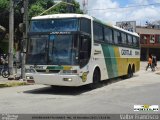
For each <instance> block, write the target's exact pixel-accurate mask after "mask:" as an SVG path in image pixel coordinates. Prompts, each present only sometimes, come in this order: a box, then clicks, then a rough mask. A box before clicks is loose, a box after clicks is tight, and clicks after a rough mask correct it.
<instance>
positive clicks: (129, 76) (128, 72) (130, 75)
mask: <svg viewBox="0 0 160 120" xmlns="http://www.w3.org/2000/svg"><path fill="white" fill-rule="evenodd" d="M132 76H133V71H132V68H131V66H130V65H129V66H128V70H127V75H124V76H123V79H128V78H131V77H132Z"/></svg>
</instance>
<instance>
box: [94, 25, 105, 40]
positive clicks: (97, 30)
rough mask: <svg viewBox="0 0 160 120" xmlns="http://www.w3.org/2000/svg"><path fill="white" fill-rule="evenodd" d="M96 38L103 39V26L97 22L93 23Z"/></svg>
mask: <svg viewBox="0 0 160 120" xmlns="http://www.w3.org/2000/svg"><path fill="white" fill-rule="evenodd" d="M93 32H94V33H93V34H94V40H96V41H103V27H102V26H101V25H99V24H97V23H94V24H93Z"/></svg>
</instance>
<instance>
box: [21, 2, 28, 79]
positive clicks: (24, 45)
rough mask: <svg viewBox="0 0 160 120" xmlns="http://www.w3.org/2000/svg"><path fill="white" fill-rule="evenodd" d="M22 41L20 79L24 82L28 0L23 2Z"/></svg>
mask: <svg viewBox="0 0 160 120" xmlns="http://www.w3.org/2000/svg"><path fill="white" fill-rule="evenodd" d="M23 7H24V8H23V9H24V14H23V26H24V30H23V40H22V68H21V77H22V79H23V80H25V61H26V60H25V59H26V47H27V39H28V35H27V32H28V0H24V1H23Z"/></svg>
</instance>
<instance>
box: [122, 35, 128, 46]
mask: <svg viewBox="0 0 160 120" xmlns="http://www.w3.org/2000/svg"><path fill="white" fill-rule="evenodd" d="M121 36H122V44H126V43H127V36H126V34H125V33H122V34H121Z"/></svg>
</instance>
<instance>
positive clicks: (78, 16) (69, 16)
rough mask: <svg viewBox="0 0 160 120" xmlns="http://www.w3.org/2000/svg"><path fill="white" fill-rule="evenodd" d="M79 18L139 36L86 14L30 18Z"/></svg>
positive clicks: (34, 18)
mask: <svg viewBox="0 0 160 120" xmlns="http://www.w3.org/2000/svg"><path fill="white" fill-rule="evenodd" d="M80 17H84V18H88V19H91V20H94V21H96V22H99V23H101V24H104V25H106V26H109V27H111V28H114V29H117V30H120V31H123V32H126V33H129V34H132V35H135V36H137V37H139V35H138V34H137V33H135V32H130V31H127V30H124V29H122V28H120V27H117V26H115V25H112V24H109V23H107V22H103V21H101V20H99V19H97V18H95V17H92V16H89V15H87V14H74V13H70V14H51V15H43V16H36V17H32V20H44V19H53V18H56V19H58V18H80Z"/></svg>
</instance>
